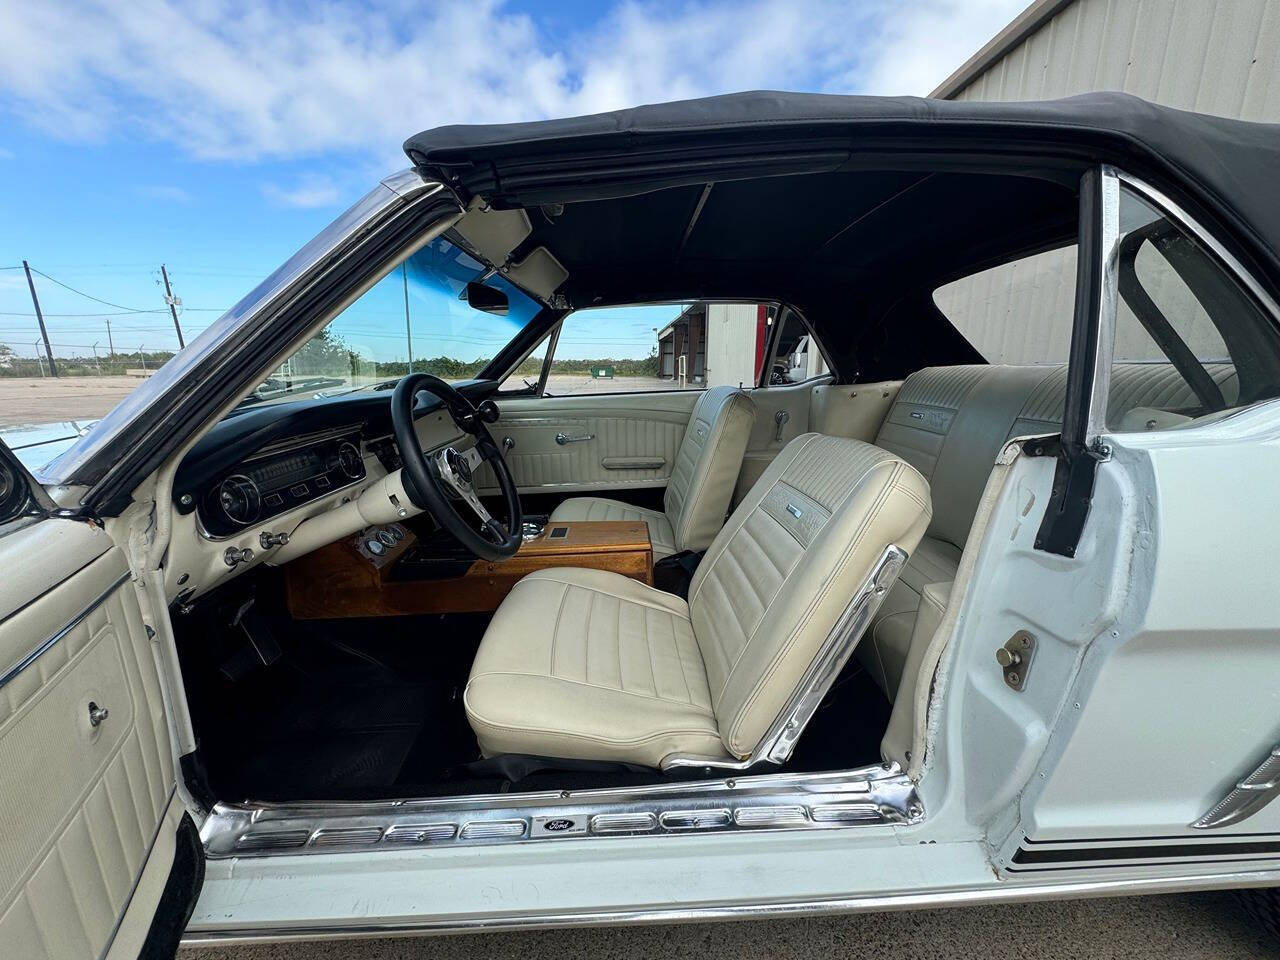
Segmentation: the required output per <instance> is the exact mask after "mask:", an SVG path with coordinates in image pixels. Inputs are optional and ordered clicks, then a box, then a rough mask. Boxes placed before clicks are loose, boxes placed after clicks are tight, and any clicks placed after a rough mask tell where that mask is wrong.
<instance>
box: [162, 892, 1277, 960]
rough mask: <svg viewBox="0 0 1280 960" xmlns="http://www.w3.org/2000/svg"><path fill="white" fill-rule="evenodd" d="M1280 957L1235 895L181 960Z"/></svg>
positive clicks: (281, 947) (262, 951) (283, 949)
mask: <svg viewBox="0 0 1280 960" xmlns="http://www.w3.org/2000/svg"><path fill="white" fill-rule="evenodd" d="M1276 956H1280V945H1278V944H1277V942H1276V941H1274V940H1273V939H1271V938H1270V937H1269V935H1268V934H1266V933H1265V932H1264V931H1263V930H1262V929H1261V928H1260V927H1258V926H1257V925H1256V924H1255V923H1254V922H1253V921H1252V919H1251V918H1250V917H1249V916H1248V915H1247V914H1246V913H1245V912H1244V910H1243V909H1242V908H1241V907H1240V906H1239V904H1238V903H1237V901H1236V899H1235V897H1234V896H1233V895H1232V894H1230V893H1209V894H1195V895H1181V896H1162V897H1131V898H1124V899H1109V900H1074V901H1059V902H1054V903H1036V904H1025V905H1001V906H996V907H964V908H959V909H952V910H929V911H915V912H910V913H876V914H859V915H854V916H845V917H834V918H822V919H819V918H808V919H796V920H784V921H772V922H743V923H721V924H695V925H689V926H680V927H670V926H665V927H631V928H616V927H615V928H597V929H587V930H550V931H546V932H543V933H489V934H478V935H473V936H462V937H425V938H417V939H384V940H358V941H357V940H347V941H329V942H318V943H299V944H278V945H271V946H257V947H241V948H238V949H232V948H216V949H207V950H185V951H182V952H181V953H180V954H179V957H180V958H182V960H427V958H431V960H453V958H459V960H461V958H472V957H484V958H492V960H505V958H510V960H544V958H545V960H577V958H599V960H615V958H616V960H643V958H649V957H664V958H665V957H675V958H683V957H689V958H697V960H721V958H724V960H729V958H732V960H754V958H764V957H771V958H796V960H826V958H841V960H845V958H850V957H856V958H885V960H889V958H913V960H915V958H919V960H925V958H928V960H934V958H938V960H942V958H957V960H961V958H972V960H1013V958H1018V960H1023V958H1026V960H1031V958H1035V960H1058V958H1063V960H1065V958H1071V960H1082V958H1099V960H1104V958H1105V960H1119V958H1125V960H1211V958H1212V960H1243V958H1246V957H1247V958H1260V957H1276Z"/></svg>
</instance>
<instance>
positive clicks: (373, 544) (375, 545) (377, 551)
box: [364, 538, 387, 557]
mask: <svg viewBox="0 0 1280 960" xmlns="http://www.w3.org/2000/svg"><path fill="white" fill-rule="evenodd" d="M364 548H365V549H366V550H368V551H369V552H370V553H371V554H373V555H374V556H375V557H380V556H382V555H383V554H384V553H386V552H387V548H386V547H384V546H383V545H382V544H381V543H379V542H378V541H377V540H374V539H372V538H370V539H369V540H366V541H365V543H364Z"/></svg>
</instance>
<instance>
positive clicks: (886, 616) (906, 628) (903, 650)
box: [858, 537, 961, 702]
mask: <svg viewBox="0 0 1280 960" xmlns="http://www.w3.org/2000/svg"><path fill="white" fill-rule="evenodd" d="M960 552H961V551H960V548H959V547H954V546H952V545H951V544H949V543H947V542H946V541H945V540H939V539H937V538H936V537H924V538H922V539H921V541H920V543H919V545H918V546H917V547H916V549H915V552H914V553H913V554H911V556H910V558H908V560H907V564H906V566H904V567H903V568H902V573H900V574H899V575H898V580H897V582H896V583H895V584H894V585H893V587H892V588H891V589H890V590H889V593H888V595H887V596H886V597H885V598H884V602H883V603H881V604H880V609H879V610H877V611H876V615H875V618H874V619H873V620H872V624H871V630H870V631H869V633H868V635H867V638H866V640H864V641H863V642H862V644H861V645H860V646H859V647H858V659H859V660H860V661H861V662H862V665H863V666H864V667H865V668H866V669H867V672H868V673H869V674H870V675H871V678H872V679H873V680H875V682H876V684H877V686H879V687H880V689H881V690H883V691H884V693H885V696H887V697H888V698H889V700H890V702H893V700H894V699H895V697H896V696H897V693H898V689H899V687H900V685H901V680H902V671H903V668H904V666H905V664H906V662H907V658H908V656H909V655H910V653H911V638H912V636H913V635H914V632H915V623H916V611H917V609H919V607H920V596H921V594H922V593H923V592H924V588H925V587H926V586H928V585H929V584H931V583H947V582H950V581H952V580H954V579H955V576H956V571H957V570H958V569H959V568H960Z"/></svg>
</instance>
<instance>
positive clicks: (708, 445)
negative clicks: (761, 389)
mask: <svg viewBox="0 0 1280 960" xmlns="http://www.w3.org/2000/svg"><path fill="white" fill-rule="evenodd" d="M755 420H756V405H755V403H754V402H752V400H751V397H749V396H748V395H747V394H746V393H744V392H743V391H742V390H739V389H737V388H736V387H711V388H710V389H709V390H704V391H703V393H702V396H700V397H699V398H698V402H697V404H696V405H695V406H694V408H693V413H692V414H691V415H690V417H689V426H688V427H687V428H686V429H685V432H684V439H683V440H682V441H681V442H680V449H679V450H678V451H677V452H676V462H675V465H674V466H673V467H672V469H671V479H670V480H669V481H668V482H667V492H666V495H665V497H664V498H663V506H664V507H665V509H666V514H667V519H668V520H669V521H671V530H672V532H673V533H674V534H675V548H676V550H705V549H706V548H707V547H708V546H709V545H710V544H711V541H712V539H713V538H714V537H715V535H716V534H717V533H719V532H720V528H721V527H722V526H724V518H725V514H727V513H728V512H729V501H730V499H731V498H732V497H733V488H734V485H735V484H737V482H738V471H740V470H741V469H742V456H743V454H745V453H746V452H747V440H748V439H749V438H750V436H751V427H752V425H753V424H754V423H755Z"/></svg>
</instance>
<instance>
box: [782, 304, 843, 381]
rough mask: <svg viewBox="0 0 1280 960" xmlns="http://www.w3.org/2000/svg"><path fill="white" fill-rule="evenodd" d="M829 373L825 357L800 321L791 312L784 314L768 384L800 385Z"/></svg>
mask: <svg viewBox="0 0 1280 960" xmlns="http://www.w3.org/2000/svg"><path fill="white" fill-rule="evenodd" d="M829 372H830V368H829V367H828V366H827V361H826V358H825V357H824V356H823V355H822V351H821V350H820V349H819V348H818V344H817V341H815V340H814V339H813V336H812V334H810V333H809V330H808V328H807V327H805V325H804V322H803V321H802V320H801V319H800V318H799V317H798V316H796V315H795V314H794V313H784V318H783V321H782V330H781V331H780V332H779V333H778V341H777V348H776V349H775V350H774V351H773V365H772V367H770V369H769V379H768V384H769V385H784V384H789V383H804V382H805V381H806V380H812V379H813V378H814V377H820V376H823V375H824V374H826V373H829Z"/></svg>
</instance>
